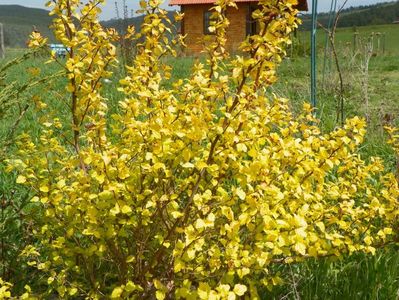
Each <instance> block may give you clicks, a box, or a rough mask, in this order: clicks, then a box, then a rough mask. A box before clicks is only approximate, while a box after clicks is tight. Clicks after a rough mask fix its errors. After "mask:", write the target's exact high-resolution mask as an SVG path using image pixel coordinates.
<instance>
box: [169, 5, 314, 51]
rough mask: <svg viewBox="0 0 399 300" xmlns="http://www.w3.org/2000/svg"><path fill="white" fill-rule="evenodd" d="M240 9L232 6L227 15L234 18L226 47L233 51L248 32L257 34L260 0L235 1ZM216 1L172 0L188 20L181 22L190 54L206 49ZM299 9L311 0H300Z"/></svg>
mask: <svg viewBox="0 0 399 300" xmlns="http://www.w3.org/2000/svg"><path fill="white" fill-rule="evenodd" d="M235 2H236V3H237V7H238V9H236V8H234V7H229V8H228V9H227V12H226V14H227V17H228V19H229V21H230V25H229V28H228V30H227V33H226V34H227V43H226V47H227V49H228V50H229V51H233V52H234V51H235V50H237V49H238V47H239V45H240V43H241V42H242V41H243V40H244V39H245V37H246V36H247V35H251V34H255V33H256V30H257V29H256V28H257V26H256V22H254V21H253V20H252V12H253V11H255V10H256V9H257V5H258V2H259V0H235ZM214 4H215V0H170V1H169V5H171V6H172V5H180V7H181V12H183V13H184V19H183V20H182V22H181V33H182V34H183V35H187V37H186V40H185V41H186V45H187V48H186V53H187V54H193V55H197V54H199V53H201V51H202V50H203V44H202V43H201V41H202V40H203V37H204V36H205V35H211V34H212V33H211V32H209V29H208V28H209V25H210V21H211V20H210V17H211V14H212V12H211V11H210V8H211V7H212V6H213V5H214ZM297 9H298V10H301V11H307V10H308V4H307V0H298V6H297Z"/></svg>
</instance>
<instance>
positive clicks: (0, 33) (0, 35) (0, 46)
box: [0, 23, 6, 58]
mask: <svg viewBox="0 0 399 300" xmlns="http://www.w3.org/2000/svg"><path fill="white" fill-rule="evenodd" d="M5 57H6V50H5V48H4V30H3V24H2V23H0V58H5Z"/></svg>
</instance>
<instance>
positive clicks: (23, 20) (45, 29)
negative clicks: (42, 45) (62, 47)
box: [0, 5, 52, 48]
mask: <svg viewBox="0 0 399 300" xmlns="http://www.w3.org/2000/svg"><path fill="white" fill-rule="evenodd" d="M48 13H49V12H48V11H47V10H45V9H39V8H30V7H24V6H20V5H0V22H1V23H3V24H4V43H5V45H6V47H14V48H15V47H24V46H25V43H26V40H27V39H28V36H29V33H31V32H32V29H33V27H34V26H35V27H36V28H37V30H39V31H40V32H41V33H42V34H43V35H44V36H47V37H50V38H51V37H52V33H51V30H50V29H49V25H50V24H51V19H52V18H51V17H50V16H49V15H48Z"/></svg>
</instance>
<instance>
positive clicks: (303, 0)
mask: <svg viewBox="0 0 399 300" xmlns="http://www.w3.org/2000/svg"><path fill="white" fill-rule="evenodd" d="M215 2H216V0H170V1H169V5H171V6H172V5H191V4H214V3H215ZM234 2H259V0H234ZM298 9H299V10H303V11H305V10H308V2H307V0H298Z"/></svg>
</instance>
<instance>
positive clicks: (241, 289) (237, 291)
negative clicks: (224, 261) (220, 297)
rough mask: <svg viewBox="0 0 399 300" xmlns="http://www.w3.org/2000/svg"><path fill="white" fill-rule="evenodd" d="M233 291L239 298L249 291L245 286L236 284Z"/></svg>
mask: <svg viewBox="0 0 399 300" xmlns="http://www.w3.org/2000/svg"><path fill="white" fill-rule="evenodd" d="M233 291H234V293H235V294H236V295H237V296H243V295H244V294H245V292H246V291H247V287H246V286H245V285H243V284H236V285H235V286H234V289H233Z"/></svg>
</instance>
